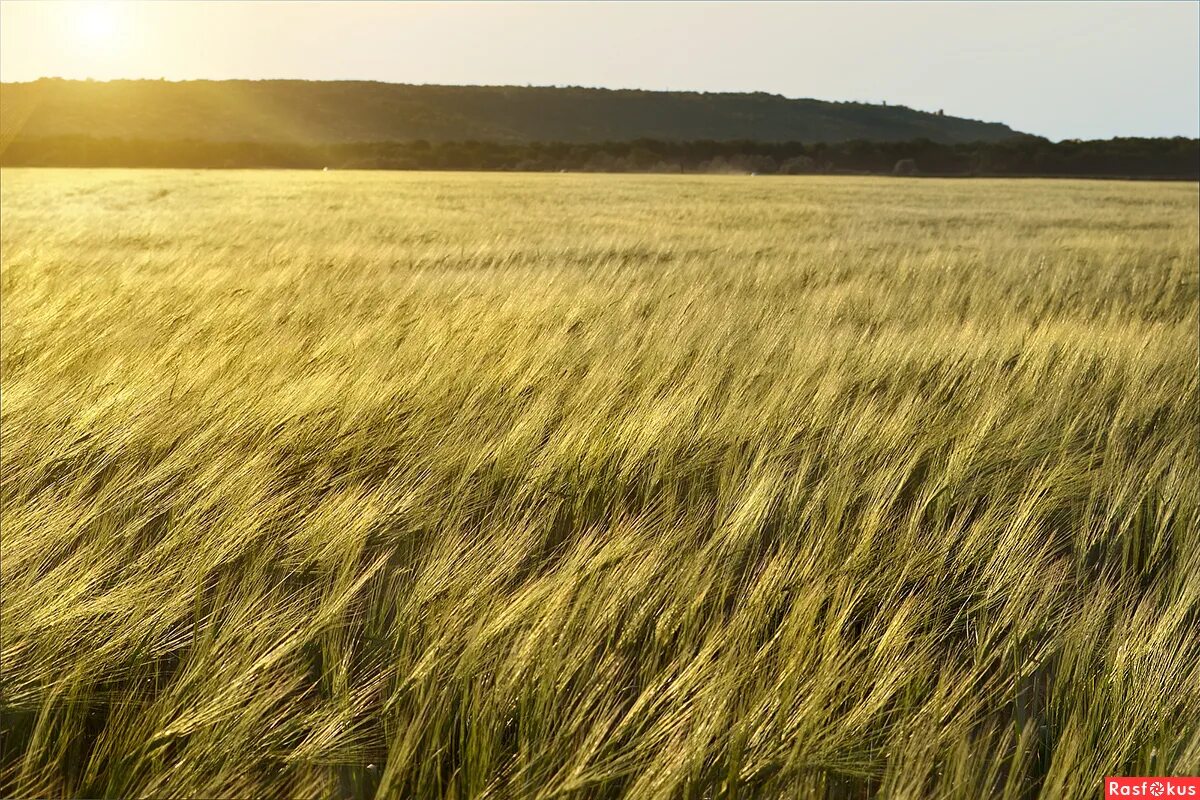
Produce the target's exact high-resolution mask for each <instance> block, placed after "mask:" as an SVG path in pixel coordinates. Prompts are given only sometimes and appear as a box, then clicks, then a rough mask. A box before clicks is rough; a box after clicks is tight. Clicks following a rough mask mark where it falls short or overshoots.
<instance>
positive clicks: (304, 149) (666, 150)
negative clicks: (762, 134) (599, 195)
mask: <svg viewBox="0 0 1200 800" xmlns="http://www.w3.org/2000/svg"><path fill="white" fill-rule="evenodd" d="M0 165H2V166H6V167H16V166H38V167H183V168H256V167H262V168H302V169H321V168H330V169H392V170H486V171H530V172H559V171H563V170H566V171H570V172H676V173H679V172H682V173H728V174H748V173H756V174H763V175H774V174H790V175H799V174H884V173H889V174H890V173H896V174H917V175H922V174H923V175H947V176H960V175H961V176H972V175H974V176H989V175H994V176H1004V175H1020V176H1093V177H1126V178H1169V179H1185V180H1200V140H1197V139H1188V138H1183V137H1176V138H1170V139H1143V138H1120V139H1108V140H1094V141H1078V140H1068V141H1062V142H1051V141H1049V140H1046V139H1039V138H1034V137H1023V138H1016V139H1012V140H1008V141H999V142H976V143H972V144H943V143H937V142H933V141H929V140H927V139H918V140H915V141H908V142H873V141H849V142H838V143H831V144H820V143H817V144H811V143H801V142H781V143H776V142H756V141H661V140H653V139H638V140H634V141H629V142H599V143H594V144H578V143H566V142H544V143H539V142H533V143H505V142H490V141H461V142H428V141H423V140H416V141H392V142H361V143H341V144H297V143H283V142H280V143H270V142H220V141H198V140H178V141H158V140H144V139H124V138H101V137H91V136H81V135H70V136H53V137H42V138H16V139H14V140H12V141H10V142H9V144H8V146H7V147H5V148H4V149H3V151H2V152H0Z"/></svg>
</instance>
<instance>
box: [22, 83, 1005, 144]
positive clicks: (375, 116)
mask: <svg viewBox="0 0 1200 800" xmlns="http://www.w3.org/2000/svg"><path fill="white" fill-rule="evenodd" d="M0 131H3V133H4V138H5V140H11V139H12V138H13V137H14V136H17V135H19V136H20V137H21V138H39V137H49V136H71V135H88V136H92V137H101V138H103V137H111V138H124V139H147V140H184V139H193V140H200V141H219V142H232V141H238V142H290V143H297V144H337V143H347V142H379V141H414V140H428V141H431V142H445V141H468V140H479V141H492V142H504V143H523V142H547V141H556V142H619V141H631V140H635V139H657V140H665V141H686V140H704V139H708V140H735V139H741V140H754V141H760V142H787V141H792V142H796V141H801V142H843V141H851V140H866V141H877V142H878V141H908V140H913V139H928V140H930V141H933V142H940V143H947V144H952V143H961V142H977V141H986V142H995V141H1002V140H1006V139H1011V138H1013V137H1016V136H1019V135H1020V134H1019V133H1018V132H1016V131H1014V130H1012V129H1011V128H1009V127H1008V126H1007V125H1003V124H1000V123H996V122H980V121H977V120H970V119H962V118H959V117H952V116H943V115H941V114H938V113H930V112H925V111H916V110H914V109H911V108H906V107H903V106H883V105H870V104H864V103H832V102H826V101H822V100H800V99H790V98H786V97H782V96H780V95H773V94H764V93H753V94H732V93H698V92H655V91H640V90H609V89H584V88H578V87H570V88H553V87H512V86H416V85H407V84H391V83H377V82H368V81H320V82H315V81H291V80H281V81H244V80H233V81H182V82H172V81H154V80H136V81H110V82H98V81H69V80H61V79H56V78H51V79H42V80H38V81H33V82H30V83H5V84H0Z"/></svg>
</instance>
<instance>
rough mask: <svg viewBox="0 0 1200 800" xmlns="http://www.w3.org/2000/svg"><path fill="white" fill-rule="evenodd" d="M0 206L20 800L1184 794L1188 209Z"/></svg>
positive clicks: (1190, 730) (1195, 718) (1188, 613)
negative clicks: (1104, 780)
mask: <svg viewBox="0 0 1200 800" xmlns="http://www.w3.org/2000/svg"><path fill="white" fill-rule="evenodd" d="M2 186H3V194H2V196H0V203H2V210H3V237H2V247H3V267H2V269H3V275H2V286H0V288H2V290H3V348H2V349H3V354H2V355H3V361H2V365H0V374H2V380H3V390H2V391H3V413H2V428H0V434H2V458H3V464H2V467H3V478H2V487H0V490H2V491H0V494H2V499H3V516H2V520H0V521H2V525H3V542H2V548H3V549H2V553H0V555H2V570H3V572H2V578H3V593H2V611H3V620H2V628H0V632H2V643H0V656H2V663H0V672H2V681H3V682H2V687H3V700H2V702H3V708H2V712H3V720H2V725H3V743H2V745H0V794H2V795H4V796H21V797H24V796H38V797H47V796H50V797H58V796H72V797H77V796H84V797H98V796H109V797H118V796H119V797H210V798H216V797H229V798H233V797H238V798H242V797H256V798H268V797H279V798H283V797H289V798H291V797H329V796H336V795H345V796H353V797H369V796H372V795H374V796H377V797H420V798H426V797H494V798H526V797H528V798H549V797H580V798H584V797H618V796H619V797H630V798H702V797H717V796H722V797H723V796H743V797H865V796H872V795H876V794H878V795H879V796H883V797H889V798H914V800H916V799H917V798H937V797H945V798H979V797H990V796H997V797H1011V798H1018V797H1045V798H1059V797H1069V798H1075V797H1079V798H1085V797H1087V798H1093V797H1098V796H1100V792H1101V788H1100V779H1101V777H1102V776H1104V775H1106V774H1134V775H1137V774H1142V775H1145V774H1163V773H1168V774H1169V773H1172V772H1175V773H1187V772H1191V773H1196V772H1197V771H1198V770H1200V521H1198V516H1197V513H1198V512H1197V508H1198V501H1200V489H1198V486H1200V482H1197V480H1196V477H1197V475H1198V474H1200V453H1198V447H1197V445H1198V442H1200V422H1198V414H1200V405H1198V389H1200V387H1198V382H1197V325H1198V309H1200V300H1198V292H1200V287H1198V285H1197V280H1198V278H1197V276H1198V272H1200V265H1198V263H1197V236H1198V230H1197V212H1198V203H1197V187H1196V185H1195V184H1147V183H1108V182H1066V181H1032V180H1028V181H983V180H978V181H959V182H954V181H937V180H917V181H908V180H889V179H850V178H836V179H824V178H794V179H793V178H750V177H678V176H676V177H668V176H645V177H629V176H576V175H524V176H505V175H495V174H493V175H467V174H385V173H357V174H356V173H336V172H334V173H311V172H292V173H288V172H203V173H193V172H184V171H172V172H153V171H144V172H123V171H103V170H100V171H53V170H45V171H5V172H4V173H3V176H2Z"/></svg>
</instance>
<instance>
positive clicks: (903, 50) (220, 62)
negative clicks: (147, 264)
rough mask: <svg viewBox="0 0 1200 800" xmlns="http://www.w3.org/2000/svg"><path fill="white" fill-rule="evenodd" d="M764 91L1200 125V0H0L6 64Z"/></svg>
mask: <svg viewBox="0 0 1200 800" xmlns="http://www.w3.org/2000/svg"><path fill="white" fill-rule="evenodd" d="M43 76H58V77H64V78H96V79H101V80H103V79H111V78H167V79H169V80H183V79H190V78H213V79H219V78H305V79H317V80H333V79H359V80H379V81H389V82H396V83H439V84H493V85H496V84H512V85H526V84H532V85H537V86H567V85H575V86H602V87H609V88H638V89H684V90H698V91H764V92H772V93H776V94H782V95H785V96H787V97H815V98H819V99H824V100H859V101H866V102H880V101H887V102H888V103H893V104H903V105H908V106H912V107H913V108H919V109H927V110H933V109H938V108H944V109H945V110H946V113H947V114H954V115H956V116H964V117H971V118H975V119H983V120H988V121H996V122H1004V123H1007V124H1009V125H1011V126H1012V127H1013V128H1016V129H1018V130H1022V131H1026V132H1029V133H1036V134H1040V135H1043V136H1048V137H1050V138H1052V139H1063V138H1083V139H1092V138H1109V137H1111V136H1172V135H1184V136H1193V137H1195V136H1200V2H1195V0H1179V1H1178V2H1157V3H1156V2H1129V3H1115V2H1100V3H1091V2H1076V3H1043V2H1024V3H1007V2H1000V3H968V2H962V3H955V4H951V3H863V2H855V3H850V2H846V3H719V2H709V3H700V2H682V3H681V2H671V3H614V2H606V3H599V2H596V3H587V2H576V3H549V2H546V3H524V2H522V3H504V2H494V3H400V2H391V3H389V2H373V3H349V2H307V3H300V2H293V3H288V2H211V1H207V2H206V1H196V2H191V1H187V2H185V1H184V0H172V1H171V2H119V1H118V0H82V1H78V0H0V79H3V80H4V81H26V80H32V79H35V78H38V77H43Z"/></svg>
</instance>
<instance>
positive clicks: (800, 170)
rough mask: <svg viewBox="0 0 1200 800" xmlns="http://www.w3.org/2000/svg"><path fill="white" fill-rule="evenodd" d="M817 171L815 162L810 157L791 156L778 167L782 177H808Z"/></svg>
mask: <svg viewBox="0 0 1200 800" xmlns="http://www.w3.org/2000/svg"><path fill="white" fill-rule="evenodd" d="M816 171H817V161H816V159H815V158H813V157H812V156H792V157H791V158H789V159H787V160H785V161H784V162H783V163H782V164H780V165H779V172H780V174H782V175H809V174H811V173H813V172H816Z"/></svg>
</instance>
